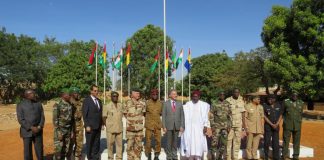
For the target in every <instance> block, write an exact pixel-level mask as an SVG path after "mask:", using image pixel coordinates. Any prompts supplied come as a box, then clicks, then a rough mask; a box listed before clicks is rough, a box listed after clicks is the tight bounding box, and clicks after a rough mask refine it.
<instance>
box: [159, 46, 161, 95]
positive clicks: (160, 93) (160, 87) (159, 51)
mask: <svg viewBox="0 0 324 160" xmlns="http://www.w3.org/2000/svg"><path fill="white" fill-rule="evenodd" d="M158 56H159V100H161V71H160V63H161V60H160V59H161V58H160V57H161V55H160V46H159V50H158Z"/></svg>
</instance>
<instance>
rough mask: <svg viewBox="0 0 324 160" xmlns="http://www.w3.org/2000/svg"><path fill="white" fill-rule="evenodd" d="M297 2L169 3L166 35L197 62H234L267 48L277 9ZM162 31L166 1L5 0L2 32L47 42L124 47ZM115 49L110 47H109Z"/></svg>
mask: <svg viewBox="0 0 324 160" xmlns="http://www.w3.org/2000/svg"><path fill="white" fill-rule="evenodd" d="M291 3H292V0H166V4H167V5H166V12H167V13H166V18H167V22H166V31H167V35H168V36H170V37H171V38H172V39H173V40H174V41H175V42H176V43H175V46H176V48H177V50H178V51H180V48H184V49H185V52H187V51H188V48H189V47H190V48H191V54H192V57H198V56H200V55H203V54H207V53H215V52H221V51H223V50H225V51H226V52H227V53H228V54H229V56H234V54H235V53H237V52H239V51H246V52H248V51H250V50H251V49H255V48H257V47H260V46H263V43H262V40H261V37H260V34H261V31H262V26H263V21H264V19H265V18H266V17H267V16H269V15H270V14H271V8H272V6H273V5H282V6H287V7H289V6H290V4H291ZM147 24H153V25H156V26H160V27H161V28H163V0H1V1H0V27H5V28H6V30H7V32H9V33H15V34H25V35H28V36H32V37H35V38H36V39H37V40H39V41H42V40H43V39H44V38H45V36H48V37H55V38H56V40H58V41H59V42H69V41H70V40H72V39H77V40H83V41H89V40H91V39H94V40H97V41H98V42H99V43H100V44H102V43H104V42H105V41H106V42H107V51H108V54H109V52H110V53H111V52H112V43H113V42H115V43H116V46H117V47H118V46H119V47H120V46H121V45H122V44H123V43H124V42H125V41H126V39H127V38H130V37H131V36H132V35H133V34H134V33H135V32H136V31H137V30H139V29H141V28H142V27H144V26H146V25H147ZM109 46H110V47H109Z"/></svg>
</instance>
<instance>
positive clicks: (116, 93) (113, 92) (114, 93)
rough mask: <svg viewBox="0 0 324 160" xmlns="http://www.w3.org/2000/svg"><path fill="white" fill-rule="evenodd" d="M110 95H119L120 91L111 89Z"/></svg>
mask: <svg viewBox="0 0 324 160" xmlns="http://www.w3.org/2000/svg"><path fill="white" fill-rule="evenodd" d="M110 95H111V96H119V93H118V92H115V91H111V93H110Z"/></svg>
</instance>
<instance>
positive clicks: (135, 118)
mask: <svg viewBox="0 0 324 160" xmlns="http://www.w3.org/2000/svg"><path fill="white" fill-rule="evenodd" d="M123 112H124V115H125V117H126V120H127V121H126V130H127V131H141V130H143V128H144V113H145V112H146V104H145V102H142V101H140V100H139V101H136V100H133V99H130V100H127V101H126V103H125V105H124V109H123Z"/></svg>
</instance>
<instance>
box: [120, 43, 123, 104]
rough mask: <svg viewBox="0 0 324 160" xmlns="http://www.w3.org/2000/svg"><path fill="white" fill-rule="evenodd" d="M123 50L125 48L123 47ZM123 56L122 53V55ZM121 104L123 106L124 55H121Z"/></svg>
mask: <svg viewBox="0 0 324 160" xmlns="http://www.w3.org/2000/svg"><path fill="white" fill-rule="evenodd" d="M122 48H123V46H122ZM120 54H121V53H120ZM120 62H121V63H120V64H121V66H120V102H121V103H122V104H123V59H122V55H120Z"/></svg>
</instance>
